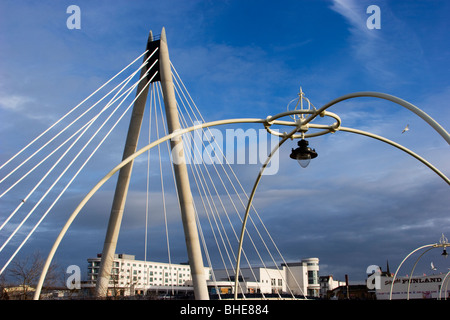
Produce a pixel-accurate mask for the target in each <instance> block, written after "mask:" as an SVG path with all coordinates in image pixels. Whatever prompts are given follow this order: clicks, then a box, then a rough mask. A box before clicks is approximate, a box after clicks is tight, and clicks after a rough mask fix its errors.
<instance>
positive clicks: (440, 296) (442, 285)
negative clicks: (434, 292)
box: [438, 271, 450, 300]
mask: <svg viewBox="0 0 450 320" xmlns="http://www.w3.org/2000/svg"><path fill="white" fill-rule="evenodd" d="M449 275H450V271H448V272H447V274H446V275H445V277H444V279H443V280H442V283H441V288H440V289H439V298H438V300H441V299H442V288H443V287H444V284H445V281H446V280H447V277H448V276H449ZM447 286H448V281H447V284H446V285H445V293H446V295H445V299H444V300H447Z"/></svg>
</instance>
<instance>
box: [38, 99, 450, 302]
mask: <svg viewBox="0 0 450 320" xmlns="http://www.w3.org/2000/svg"><path fill="white" fill-rule="evenodd" d="M364 96H368V97H378V98H382V99H386V100H390V101H393V102H396V103H398V104H400V105H402V106H404V107H406V108H407V109H409V110H411V111H413V112H414V113H416V114H417V115H419V116H420V117H421V118H422V119H424V120H425V121H426V122H427V123H429V124H430V125H431V126H432V127H433V128H434V129H435V130H436V131H437V132H438V133H440V134H441V135H442V136H443V137H444V139H445V140H446V141H447V142H448V143H449V144H450V135H449V134H448V133H447V132H446V131H445V129H443V128H442V127H441V126H440V125H439V124H438V123H437V122H436V121H435V120H434V119H432V118H431V117H430V116H428V115H427V114H426V113H424V112H423V111H421V110H420V109H419V108H417V107H415V106H414V105H412V104H410V103H409V102H406V101H404V100H402V99H399V98H397V97H394V96H391V95H387V94H382V93H377V92H360V93H352V94H348V95H345V96H342V97H340V98H337V99H335V100H333V101H331V102H329V103H328V104H326V105H324V106H323V107H322V108H320V109H319V110H317V111H316V112H314V113H313V114H312V115H311V116H310V117H309V118H307V119H306V120H305V121H303V122H302V123H296V124H294V125H296V128H295V129H294V130H293V131H292V132H290V133H289V134H286V135H284V137H283V139H282V141H280V143H279V144H278V146H277V147H276V150H278V148H279V147H280V146H281V144H282V143H284V141H286V140H287V139H288V138H290V137H291V136H292V135H293V134H294V133H295V132H297V131H298V129H299V128H300V126H302V125H308V123H309V122H311V121H312V120H313V119H314V118H315V117H317V116H318V115H321V114H322V115H323V114H324V112H325V111H326V109H327V108H329V107H331V106H332V105H334V104H336V103H338V102H340V101H343V100H346V99H350V98H354V97H364ZM298 113H301V111H299V110H294V111H291V112H288V113H286V112H284V113H283V116H284V115H288V114H298ZM269 118H270V117H269ZM273 118H275V119H278V118H279V116H275V117H273ZM236 123H263V124H265V126H266V127H267V126H270V125H271V124H281V125H286V122H285V121H279V120H272V121H270V123H269V121H268V119H258V118H240V119H227V120H218V121H212V122H206V123H203V124H200V125H196V126H192V127H189V128H186V129H182V130H178V131H175V132H173V133H171V134H169V135H167V136H165V137H163V138H161V139H158V140H156V141H154V142H152V143H150V144H148V145H147V146H145V147H143V148H141V149H140V150H138V151H136V152H135V153H134V154H132V155H131V156H129V157H128V158H126V159H124V160H123V161H122V162H121V163H119V164H118V165H117V166H116V167H115V168H113V169H112V170H111V171H110V172H109V173H108V174H106V175H105V176H104V177H103V178H102V179H101V180H100V181H99V182H98V183H97V184H96V185H95V186H94V187H93V188H92V189H91V190H90V191H89V192H88V194H87V195H86V196H85V197H84V198H83V199H82V201H81V202H80V203H79V204H78V206H77V207H76V209H75V210H74V211H73V212H72V214H71V216H70V217H69V219H68V220H67V222H66V224H65V225H64V226H63V228H62V230H61V231H60V233H59V235H58V237H57V239H56V241H55V243H54V244H53V246H52V248H51V250H50V253H49V255H48V257H47V260H46V262H45V264H44V267H43V271H42V273H41V276H40V278H39V281H38V284H37V286H36V291H35V295H34V299H35V300H38V299H39V296H40V292H41V290H42V286H43V283H44V279H45V276H46V274H47V271H48V268H49V266H50V263H51V261H52V259H53V257H54V255H55V253H56V250H57V248H58V246H59V244H60V243H61V241H62V239H63V237H64V235H65V234H66V232H67V230H68V228H69V227H70V225H71V224H72V222H73V221H74V220H75V218H76V217H77V215H78V214H79V212H80V211H81V209H82V208H83V207H84V206H85V204H86V203H87V202H88V201H89V199H90V198H91V197H92V196H93V195H94V194H95V192H97V191H98V189H100V187H101V186H102V185H103V184H104V183H105V182H106V181H108V180H109V179H110V178H111V177H112V176H113V175H114V174H115V173H116V172H117V171H119V170H120V168H122V167H123V166H125V165H126V164H128V163H129V162H131V161H133V160H134V159H135V158H137V157H138V156H139V155H141V154H143V153H144V152H146V151H148V150H150V149H151V148H153V147H155V146H157V145H158V144H160V143H162V142H165V141H167V140H169V139H172V138H174V137H177V136H180V135H182V134H185V133H188V132H191V131H194V130H198V129H201V128H206V127H213V126H218V125H224V124H236ZM291 125H292V124H291ZM309 126H310V127H315V126H314V125H309ZM316 127H320V126H316ZM333 129H336V130H340V128H333ZM345 129H350V128H344V130H343V131H345ZM350 130H354V131H355V132H354V133H359V134H365V135H368V136H371V135H372V134H370V133H363V131H359V130H355V129H350ZM356 131H359V132H356ZM373 137H375V135H373ZM376 139H378V140H381V141H384V140H386V141H384V142H387V141H390V140H387V139H384V138H383V137H380V136H377V138H376ZM388 143H389V144H391V145H394V146H396V147H399V146H400V145H398V144H396V143H395V142H391V141H390V142H388ZM401 149H402V150H403V149H404V150H403V151H406V150H407V149H406V148H403V147H401ZM276 150H273V152H272V153H271V155H273V153H274V152H276ZM407 152H408V153H409V154H411V155H413V154H414V153H413V152H412V151H410V150H408V151H407ZM271 155H270V156H269V158H268V159H267V161H266V163H265V165H263V168H262V169H261V171H260V175H261V173H262V171H263V170H264V168H265V167H266V166H267V164H268V162H269V161H270V158H271ZM414 155H415V156H414V157H415V158H416V159H418V160H420V161H422V162H423V163H424V164H426V165H427V166H428V167H430V168H431V169H432V170H433V171H435V172H436V173H438V172H439V170H438V169H436V168H434V166H432V165H431V164H430V163H429V162H427V161H426V160H425V159H423V158H421V157H420V156H419V155H416V154H414ZM438 174H439V175H440V176H441V177H443V178H444V177H445V175H443V174H442V173H438ZM260 175H259V177H258V179H257V183H255V186H254V190H253V191H252V194H254V191H255V190H256V186H257V184H258V183H259V179H260ZM445 179H446V182H447V183H449V180H448V178H446V177H445ZM252 198H253V196H251V197H250V199H249V205H248V206H247V212H246V216H248V211H249V207H250V205H251V199H252ZM244 219H245V217H244ZM244 230H245V224H244V223H243V228H242V234H241V238H242V237H243V232H244ZM241 246H242V243H240V248H241ZM240 253H241V250H240V249H239V251H238V261H239V257H240ZM237 266H239V262H238V263H237ZM238 271H239V269H236V274H238ZM237 278H238V277H236V279H237ZM235 291H236V290H235Z"/></svg>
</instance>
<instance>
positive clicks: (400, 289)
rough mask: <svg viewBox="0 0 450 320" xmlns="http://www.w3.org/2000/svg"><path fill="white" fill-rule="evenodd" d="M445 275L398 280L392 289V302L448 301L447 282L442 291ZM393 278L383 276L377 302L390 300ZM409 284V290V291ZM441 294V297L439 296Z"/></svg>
mask: <svg viewBox="0 0 450 320" xmlns="http://www.w3.org/2000/svg"><path fill="white" fill-rule="evenodd" d="M444 277H445V274H435V275H430V276H427V275H423V276H414V277H411V279H410V278H409V277H400V278H396V279H395V282H394V285H393V287H392V300H399V299H408V292H409V299H411V300H412V299H439V298H441V299H447V298H450V290H449V288H448V286H447V283H448V282H447V281H448V279H447V281H446V282H445V284H444V287H443V288H442V291H441V286H442V285H443V283H442V282H443V280H444ZM393 280H394V278H393V277H387V276H381V281H380V282H381V288H380V289H377V290H376V296H377V300H389V299H390V292H391V285H392V281H393ZM408 284H409V290H408ZM439 294H440V296H439Z"/></svg>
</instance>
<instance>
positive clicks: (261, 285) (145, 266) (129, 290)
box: [83, 254, 320, 297]
mask: <svg viewBox="0 0 450 320" xmlns="http://www.w3.org/2000/svg"><path fill="white" fill-rule="evenodd" d="M100 260H101V254H98V255H97V257H96V258H89V259H88V281H86V283H84V284H83V288H84V289H94V288H95V285H96V281H97V276H98V273H99V269H100ZM205 277H206V279H207V285H208V290H209V292H210V294H220V295H222V294H234V286H235V282H234V281H235V275H234V273H233V272H230V270H214V274H213V273H212V271H211V268H207V267H205ZM242 278H243V280H244V281H241V280H242ZM239 284H240V286H239V292H240V293H242V292H243V293H244V294H275V295H280V294H284V295H296V296H313V297H318V296H319V289H320V284H319V259H318V258H309V259H303V260H302V261H301V262H295V263H287V264H282V265H281V266H280V267H273V268H260V267H257V268H252V269H249V268H242V269H241V276H240V281H239ZM148 294H158V295H165V294H193V287H192V277H191V271H190V266H189V265H188V264H173V263H172V264H169V263H162V262H152V261H141V260H136V259H135V256H134V255H128V254H116V255H115V258H114V261H113V269H112V273H111V280H110V282H109V289H108V295H109V296H129V295H148Z"/></svg>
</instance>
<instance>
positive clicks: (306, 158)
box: [296, 154, 311, 168]
mask: <svg viewBox="0 0 450 320" xmlns="http://www.w3.org/2000/svg"><path fill="white" fill-rule="evenodd" d="M296 159H297V162H298V163H299V164H300V166H301V167H302V168H306V167H307V166H308V165H309V162H310V161H311V155H310V154H304V155H300V154H299V155H297V157H296Z"/></svg>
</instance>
